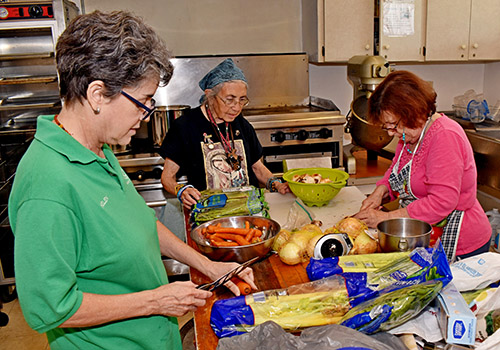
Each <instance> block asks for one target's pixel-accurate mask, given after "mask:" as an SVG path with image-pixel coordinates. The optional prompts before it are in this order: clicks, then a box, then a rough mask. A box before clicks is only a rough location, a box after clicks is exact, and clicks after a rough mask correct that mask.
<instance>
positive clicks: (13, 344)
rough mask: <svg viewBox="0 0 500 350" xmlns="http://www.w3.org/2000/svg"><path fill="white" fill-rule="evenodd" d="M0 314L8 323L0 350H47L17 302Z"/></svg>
mask: <svg viewBox="0 0 500 350" xmlns="http://www.w3.org/2000/svg"><path fill="white" fill-rule="evenodd" d="M2 312H4V313H6V314H7V315H9V323H8V324H7V326H5V327H0V349H2V350H48V349H50V348H49V344H48V342H47V337H46V336H45V334H39V333H37V332H35V331H34V330H32V329H31V328H30V327H29V326H28V324H27V323H26V321H25V320H24V317H23V314H22V312H21V307H20V306H19V301H18V300H17V299H15V300H14V301H11V302H9V303H7V304H3V309H2ZM192 317H193V315H192V314H187V315H185V316H183V317H180V318H179V328H181V327H182V326H183V325H184V324H185V323H186V322H187V321H189V320H190V319H191V318H192Z"/></svg>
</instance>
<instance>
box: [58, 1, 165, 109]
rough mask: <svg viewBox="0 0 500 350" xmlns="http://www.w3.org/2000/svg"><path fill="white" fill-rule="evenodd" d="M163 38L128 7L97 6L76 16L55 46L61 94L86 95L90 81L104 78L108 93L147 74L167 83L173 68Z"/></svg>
mask: <svg viewBox="0 0 500 350" xmlns="http://www.w3.org/2000/svg"><path fill="white" fill-rule="evenodd" d="M170 58H171V55H170V53H169V51H168V49H167V47H166V45H165V43H164V41H163V40H162V39H161V38H160V37H159V36H158V35H157V34H156V33H155V32H154V30H153V29H152V28H151V27H149V26H148V25H146V24H145V23H144V22H143V20H142V19H141V18H139V17H136V16H134V15H132V14H131V13H129V12H125V11H114V12H110V13H104V12H100V11H95V12H92V13H89V14H85V15H80V16H78V17H76V18H75V19H74V20H73V21H72V22H71V23H70V24H69V25H68V27H67V28H66V30H65V31H64V32H63V33H62V34H61V36H60V37H59V40H58V41H57V45H56V62H57V70H58V73H59V90H60V95H61V98H62V99H64V100H65V101H67V102H71V101H74V100H75V99H78V100H79V101H80V102H82V100H84V99H86V94H87V89H88V86H89V84H90V83H92V82H93V81H95V80H101V81H103V82H104V84H105V86H106V92H105V94H106V96H108V97H113V96H115V95H117V94H119V93H120V91H121V90H122V88H123V87H126V86H130V87H134V86H137V85H138V84H140V83H141V82H142V81H143V80H144V79H149V78H158V79H159V80H160V85H166V84H168V82H169V81H170V78H171V77H172V73H173V69H174V68H173V65H172V64H171V62H170Z"/></svg>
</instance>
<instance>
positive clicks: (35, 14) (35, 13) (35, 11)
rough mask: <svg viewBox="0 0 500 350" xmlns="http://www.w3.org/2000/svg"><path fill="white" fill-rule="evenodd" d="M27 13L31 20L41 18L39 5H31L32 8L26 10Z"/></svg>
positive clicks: (41, 12)
mask: <svg viewBox="0 0 500 350" xmlns="http://www.w3.org/2000/svg"><path fill="white" fill-rule="evenodd" d="M28 13H29V14H30V16H31V17H32V18H38V17H42V15H43V10H42V8H41V7H40V6H39V5H33V6H30V8H29V9H28Z"/></svg>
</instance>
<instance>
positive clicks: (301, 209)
mask: <svg viewBox="0 0 500 350" xmlns="http://www.w3.org/2000/svg"><path fill="white" fill-rule="evenodd" d="M314 220H315V216H314V213H312V212H310V211H309V210H307V209H306V205H305V204H304V202H302V200H300V199H299V198H297V199H296V200H295V202H293V204H292V206H291V207H290V210H289V211H288V217H287V220H286V223H285V224H284V225H283V227H282V229H285V230H288V231H293V230H294V229H296V228H297V227H302V226H304V225H307V224H310V223H311V222H312V221H314Z"/></svg>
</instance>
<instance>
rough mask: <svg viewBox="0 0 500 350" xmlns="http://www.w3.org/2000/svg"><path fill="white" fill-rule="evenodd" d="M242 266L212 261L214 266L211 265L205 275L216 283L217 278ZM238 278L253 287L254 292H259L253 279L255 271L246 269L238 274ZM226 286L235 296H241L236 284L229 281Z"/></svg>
mask: <svg viewBox="0 0 500 350" xmlns="http://www.w3.org/2000/svg"><path fill="white" fill-rule="evenodd" d="M239 265H240V264H238V263H223V262H216V261H212V264H211V265H210V268H209V269H207V271H206V273H205V275H207V276H208V277H210V278H211V279H212V280H213V281H215V280H216V279H217V278H219V277H220V276H222V275H224V274H226V273H228V272H229V271H231V270H232V269H234V268H236V267H238V266H239ZM238 277H239V278H241V279H242V280H243V281H245V282H247V283H248V284H249V285H250V287H252V289H253V290H257V286H256V285H255V282H254V277H253V270H252V269H251V268H249V267H247V268H246V269H244V270H243V271H241V272H240V273H239V274H238ZM225 286H226V287H227V288H228V289H229V290H230V291H231V292H233V294H234V295H236V296H239V295H240V289H239V288H238V286H237V285H236V284H234V283H233V282H231V281H228V282H227V283H226V284H225Z"/></svg>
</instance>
